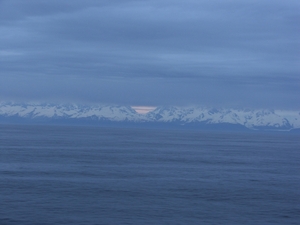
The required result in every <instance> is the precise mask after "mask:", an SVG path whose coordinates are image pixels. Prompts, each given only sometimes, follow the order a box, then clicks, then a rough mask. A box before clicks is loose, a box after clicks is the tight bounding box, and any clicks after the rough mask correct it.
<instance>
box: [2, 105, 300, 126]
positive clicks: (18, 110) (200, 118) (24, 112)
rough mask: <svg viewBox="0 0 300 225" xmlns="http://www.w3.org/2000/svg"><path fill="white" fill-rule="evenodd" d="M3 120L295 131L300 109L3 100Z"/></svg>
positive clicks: (299, 120) (299, 124) (299, 119)
mask: <svg viewBox="0 0 300 225" xmlns="http://www.w3.org/2000/svg"><path fill="white" fill-rule="evenodd" d="M0 119H1V120H0V122H2V123H3V122H8V121H12V119H18V121H20V120H22V119H24V120H26V121H32V122H34V121H37V120H38V121H43V120H47V121H62V120H64V121H68V120H69V121H73V122H76V120H82V119H84V120H85V121H93V123H95V124H101V122H103V121H108V122H130V123H132V122H134V123H136V124H143V123H144V124H151V123H156V124H163V125H168V124H178V125H181V126H187V125H191V124H192V125H197V124H201V125H218V124H231V125H239V126H243V127H245V128H247V129H251V130H261V129H265V130H266V129H271V130H293V129H299V128H300V112H299V111H288V110H270V109H253V110H252V109H251V110H250V109H227V108H208V107H198V106H193V107H176V106H168V107H157V108H156V109H155V110H153V111H151V112H149V113H147V114H138V113H137V112H136V111H135V110H134V109H133V108H131V107H130V106H120V105H78V104H42V103H12V102H1V103H0Z"/></svg>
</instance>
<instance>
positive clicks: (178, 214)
mask: <svg viewBox="0 0 300 225" xmlns="http://www.w3.org/2000/svg"><path fill="white" fill-rule="evenodd" d="M299 171H300V135H299V134H298V135H296V134H286V133H217V132H214V133H212V132H208V133H207V132H200V131H186V130H185V131H174V130H173V131H172V130H150V129H149V130H142V129H133V128H132V129H129V128H128V129H117V128H95V127H63V126H16V125H0V202H1V203H0V224H1V225H6V224H7V225H12V224H25V225H27V224H28V225H29V224H30V225H34V224H41V225H42V224H47V225H48V224H49V225H50V224H239V225H240V224H264V225H267V224H299V223H300V172H299Z"/></svg>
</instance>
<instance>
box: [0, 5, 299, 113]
mask: <svg viewBox="0 0 300 225" xmlns="http://www.w3.org/2000/svg"><path fill="white" fill-rule="evenodd" d="M299 10H300V4H299V1H293V0H288V1H278V0H274V1H268V0H260V1H255V0H248V1H247V0H246V1H221V0H210V1H199V0H186V1H179V0H178V1H177V0H172V1H171V0H164V1H161V0H160V1H158V0H148V1H134V0H132V1H130V0H122V1H121V0H120V1H118V0H115V1H114V0H109V1H93V0H85V1H82V0H80V1H79V0H72V1H69V0H66V1H64V0H59V1H58V0H51V1H46V0H45V1H43V0H26V1H23V0H2V1H1V0H0V34H1V35H0V68H1V70H0V98H1V99H0V100H40V101H62V102H64V101H67V102H88V103H118V104H133V105H139V104H142V105H169V104H173V105H187V104H197V105H210V106H235V107H239V106H240V107H265V108H268V107H271V108H297V109H299V107H300V104H299V97H298V96H300V77H299V72H300V69H299V40H300V32H299V22H300V14H299Z"/></svg>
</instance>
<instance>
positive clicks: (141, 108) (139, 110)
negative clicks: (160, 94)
mask: <svg viewBox="0 0 300 225" xmlns="http://www.w3.org/2000/svg"><path fill="white" fill-rule="evenodd" d="M131 108H133V109H134V110H135V111H136V112H137V113H139V114H146V113H148V112H151V111H153V110H154V109H156V107H155V106H131Z"/></svg>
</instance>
